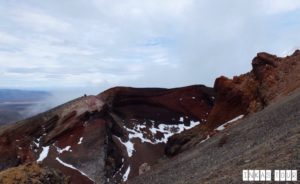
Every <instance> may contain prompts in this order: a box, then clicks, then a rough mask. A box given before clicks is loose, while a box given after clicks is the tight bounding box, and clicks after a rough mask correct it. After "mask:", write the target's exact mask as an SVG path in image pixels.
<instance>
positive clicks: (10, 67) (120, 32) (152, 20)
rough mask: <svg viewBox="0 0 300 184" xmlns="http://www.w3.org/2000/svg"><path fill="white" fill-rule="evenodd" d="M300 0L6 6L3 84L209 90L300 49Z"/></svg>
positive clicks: (80, 0) (0, 57)
mask: <svg viewBox="0 0 300 184" xmlns="http://www.w3.org/2000/svg"><path fill="white" fill-rule="evenodd" d="M299 20H300V1H299V0H248V1H244V0H226V1H220V0H218V1H217V0H90V1H86V0H63V1H58V0H56V1H55V0H42V1H41V0H26V1H20V0H0V88H25V89H46V90H61V89H71V88H76V89H80V90H83V91H86V92H90V91H93V90H94V91H97V92H100V91H102V90H104V89H106V88H108V87H112V86H120V85H122V86H136V87H151V86H155V87H177V86H185V85H191V84H205V85H208V86H212V85H213V82H214V79H215V78H216V77H218V76H220V75H225V76H228V77H232V76H233V75H238V74H241V73H245V72H247V71H249V70H250V69H251V60H252V58H253V57H254V56H255V55H256V53H257V52H260V51H267V52H271V53H273V54H277V55H280V56H284V55H286V54H288V53H291V52H292V51H293V50H294V49H296V48H299V46H300V35H299V33H300V21H299Z"/></svg>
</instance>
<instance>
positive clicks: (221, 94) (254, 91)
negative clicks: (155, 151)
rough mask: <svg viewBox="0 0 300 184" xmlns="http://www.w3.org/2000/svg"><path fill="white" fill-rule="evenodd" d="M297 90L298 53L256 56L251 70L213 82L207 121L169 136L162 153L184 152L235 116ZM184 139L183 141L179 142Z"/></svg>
mask: <svg viewBox="0 0 300 184" xmlns="http://www.w3.org/2000/svg"><path fill="white" fill-rule="evenodd" d="M299 87H300V51H299V50H296V51H295V52H294V53H293V54H292V55H291V56H287V57H284V58H280V57H277V56H275V55H271V54H268V53H258V54H257V56H256V57H255V58H254V59H253V61H252V71H250V72H249V73H246V74H243V75H240V76H236V77H233V79H228V78H226V77H224V76H222V77H219V78H217V79H216V81H215V84H214V91H215V94H216V99H215V103H214V106H213V108H212V110H211V111H210V113H209V114H208V117H207V122H206V123H205V124H202V125H200V126H197V127H195V128H193V129H191V130H189V131H185V132H182V133H181V134H178V135H175V136H173V137H171V138H170V139H169V141H168V145H167V148H166V153H167V154H168V155H170V156H172V155H174V154H177V153H179V152H182V151H184V150H187V149H189V148H191V147H193V146H194V145H195V144H197V143H199V142H201V141H202V140H204V139H205V138H206V137H207V136H211V135H213V134H215V133H216V132H217V131H216V130H215V129H216V127H218V126H220V125H222V124H224V123H225V122H228V121H230V120H232V119H234V118H236V117H241V116H246V115H248V114H253V113H255V112H258V111H260V110H262V109H263V108H265V107H266V106H268V105H269V104H271V103H272V102H274V101H276V100H277V99H279V98H281V97H285V96H286V95H287V94H289V93H290V92H292V91H294V90H295V89H297V88H299ZM183 140H184V141H183Z"/></svg>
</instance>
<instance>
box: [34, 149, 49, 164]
mask: <svg viewBox="0 0 300 184" xmlns="http://www.w3.org/2000/svg"><path fill="white" fill-rule="evenodd" d="M48 153H49V146H46V147H43V151H42V152H41V154H40V156H39V158H38V159H37V160H36V161H37V162H42V161H43V160H44V159H45V158H46V157H47V156H48Z"/></svg>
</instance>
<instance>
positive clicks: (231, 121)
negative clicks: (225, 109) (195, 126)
mask: <svg viewBox="0 0 300 184" xmlns="http://www.w3.org/2000/svg"><path fill="white" fill-rule="evenodd" d="M243 117H244V115H239V116H237V117H235V118H233V119H232V120H230V121H227V122H226V123H224V124H222V125H221V126H219V127H218V128H216V129H215V130H218V131H222V130H224V129H225V126H226V125H228V124H230V123H233V122H235V121H237V120H239V119H242V118H243Z"/></svg>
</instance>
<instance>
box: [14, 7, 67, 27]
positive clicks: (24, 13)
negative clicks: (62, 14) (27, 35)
mask: <svg viewBox="0 0 300 184" xmlns="http://www.w3.org/2000/svg"><path fill="white" fill-rule="evenodd" d="M12 19H13V20H15V21H17V22H19V23H21V24H24V25H25V26H28V27H31V28H33V29H34V30H36V31H42V32H43V31H49V30H50V31H58V32H66V31H68V30H69V29H70V27H71V25H70V24H69V23H67V22H65V21H62V20H60V19H58V18H56V17H54V16H51V15H48V14H45V13H43V12H42V11H38V10H34V9H29V10H27V9H16V10H15V11H13V13H12Z"/></svg>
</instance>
